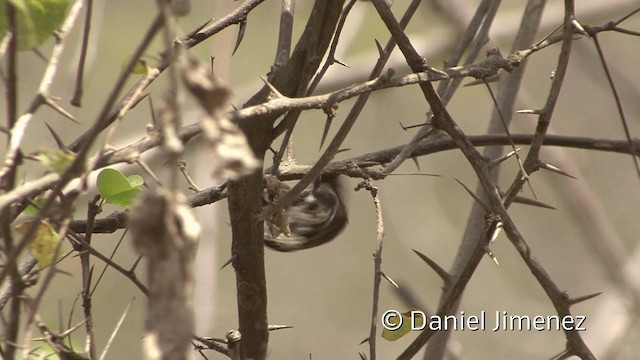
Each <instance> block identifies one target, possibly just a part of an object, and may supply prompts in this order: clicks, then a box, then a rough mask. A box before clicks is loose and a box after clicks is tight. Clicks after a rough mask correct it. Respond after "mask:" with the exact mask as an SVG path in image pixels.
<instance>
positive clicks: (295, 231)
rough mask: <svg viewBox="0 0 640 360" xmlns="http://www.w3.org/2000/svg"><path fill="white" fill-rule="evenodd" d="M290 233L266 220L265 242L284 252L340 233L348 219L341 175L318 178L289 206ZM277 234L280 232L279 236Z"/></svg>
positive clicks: (314, 244) (322, 241)
mask: <svg viewBox="0 0 640 360" xmlns="http://www.w3.org/2000/svg"><path fill="white" fill-rule="evenodd" d="M285 214H286V217H287V219H288V225H289V229H288V233H289V235H286V234H284V233H281V234H277V233H275V234H274V233H273V232H272V230H271V229H270V228H269V225H268V224H265V232H264V242H265V245H267V246H268V247H270V248H272V249H274V250H277V251H283V252H289V251H297V250H302V249H308V248H312V247H316V246H319V245H322V244H325V243H327V242H329V241H331V240H333V239H335V238H336V236H338V234H340V233H341V232H342V230H344V228H345V226H346V225H347V223H348V218H347V212H346V210H345V206H344V203H343V201H342V193H341V189H340V184H339V181H338V179H337V178H335V177H333V178H332V179H329V180H316V182H315V183H314V184H313V185H312V186H311V187H310V188H308V189H306V190H305V191H303V192H302V193H301V194H300V195H299V196H298V197H297V198H296V199H295V200H294V201H293V203H291V204H290V205H289V206H287V207H286V208H285ZM273 235H276V236H275V237H274V236H273Z"/></svg>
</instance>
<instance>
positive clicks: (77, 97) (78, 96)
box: [71, 0, 93, 107]
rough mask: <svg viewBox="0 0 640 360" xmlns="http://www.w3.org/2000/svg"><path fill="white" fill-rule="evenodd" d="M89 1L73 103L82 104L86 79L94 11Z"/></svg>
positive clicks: (91, 2) (74, 104)
mask: <svg viewBox="0 0 640 360" xmlns="http://www.w3.org/2000/svg"><path fill="white" fill-rule="evenodd" d="M86 1H87V10H86V11H87V12H86V13H85V16H84V31H83V32H82V47H81V48H80V60H79V61H78V70H77V71H76V88H75V91H74V92H73V99H71V105H73V106H78V107H79V106H82V94H83V86H84V84H83V81H84V64H85V62H86V60H87V51H88V49H89V35H90V34H91V14H92V12H93V0H86Z"/></svg>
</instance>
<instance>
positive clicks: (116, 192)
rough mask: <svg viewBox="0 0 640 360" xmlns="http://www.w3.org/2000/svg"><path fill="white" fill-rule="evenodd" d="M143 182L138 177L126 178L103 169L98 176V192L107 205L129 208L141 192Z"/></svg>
mask: <svg viewBox="0 0 640 360" xmlns="http://www.w3.org/2000/svg"><path fill="white" fill-rule="evenodd" d="M143 184H144V180H143V179H142V177H141V176H139V175H131V176H129V177H128V178H127V177H125V176H124V174H122V173H121V172H120V171H118V170H115V169H104V170H102V171H101V172H100V173H99V174H98V192H99V193H100V195H101V196H102V197H103V198H104V201H105V202H106V203H107V204H113V205H117V206H120V207H123V208H127V209H129V208H131V204H132V203H133V199H134V198H135V197H136V196H137V195H138V194H139V193H140V192H142V185H143Z"/></svg>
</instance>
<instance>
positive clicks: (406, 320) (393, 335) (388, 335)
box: [382, 309, 424, 341]
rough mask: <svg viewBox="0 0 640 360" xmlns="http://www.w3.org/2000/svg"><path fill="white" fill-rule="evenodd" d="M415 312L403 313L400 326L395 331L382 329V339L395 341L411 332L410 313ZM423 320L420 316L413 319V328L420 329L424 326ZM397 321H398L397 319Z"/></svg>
mask: <svg viewBox="0 0 640 360" xmlns="http://www.w3.org/2000/svg"><path fill="white" fill-rule="evenodd" d="M412 311H417V310H416V309H412V310H409V311H407V312H403V313H402V314H401V315H402V325H401V326H400V327H399V328H398V329H396V330H389V329H387V328H384V329H383V330H382V337H383V338H384V339H386V340H388V341H396V340H398V339H400V338H401V337H403V336H405V335H407V334H408V333H409V332H410V331H411V312H412ZM423 320H424V318H423V317H422V316H417V317H416V318H415V324H414V325H415V326H416V327H422V325H423V324H424V321H423ZM398 321H399V319H398Z"/></svg>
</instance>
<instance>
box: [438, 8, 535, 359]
mask: <svg viewBox="0 0 640 360" xmlns="http://www.w3.org/2000/svg"><path fill="white" fill-rule="evenodd" d="M545 4H546V0H529V1H528V2H527V6H526V7H525V9H524V11H523V16H522V22H521V24H520V29H519V30H518V34H517V35H516V37H515V39H514V41H513V46H512V51H511V52H512V53H514V52H515V51H518V50H521V49H525V48H526V47H528V46H529V45H530V44H531V43H532V42H533V40H534V37H535V35H536V34H537V32H538V28H539V27H540V21H541V19H542V12H543V10H544V7H545ZM526 67H527V61H526V60H525V61H524V62H523V63H522V64H520V66H519V67H518V68H516V69H514V70H513V72H512V73H511V74H510V75H509V76H507V77H503V78H502V79H501V80H500V82H499V83H498V100H497V101H498V105H497V108H495V109H494V110H493V113H492V115H491V121H490V123H489V129H488V133H489V134H496V133H500V132H501V130H502V129H503V125H502V121H501V117H500V114H503V115H504V122H505V123H506V124H505V126H507V127H508V126H509V124H510V123H511V120H512V118H513V116H512V114H513V109H514V107H515V103H516V98H517V97H518V92H519V90H520V86H521V84H522V78H523V77H524V72H525V70H526ZM502 151H503V150H502V147H499V146H488V147H485V148H484V150H483V156H484V157H485V158H488V159H495V158H497V157H498V156H500V154H502ZM499 173H500V166H499V165H498V166H494V167H493V168H492V169H490V170H489V174H490V176H491V179H492V180H493V181H494V182H495V181H497V179H498V175H499ZM476 195H478V196H479V197H480V198H481V199H484V198H485V195H484V191H483V190H482V187H481V186H480V185H478V188H477V189H476ZM484 227H485V211H484V209H482V207H481V206H480V205H479V204H478V203H477V202H474V203H473V205H472V208H471V213H470V214H469V218H468V219H467V224H466V227H465V232H464V235H463V236H462V241H461V242H460V247H459V248H458V251H457V254H456V258H455V260H454V263H453V266H452V268H451V270H450V273H451V274H453V275H454V276H457V275H458V274H460V273H461V272H462V270H463V269H464V267H465V264H466V263H467V262H468V261H469V259H470V258H471V257H472V256H473V251H474V249H475V245H476V243H477V242H478V234H479V233H481V232H482V231H483V229H484ZM446 293H447V291H444V292H443V293H442V294H441V297H440V303H442V302H443V301H444V299H446V297H447V295H446ZM456 308H457V306H456ZM448 338H449V333H448V332H442V333H439V334H436V336H435V337H434V339H433V341H431V342H430V343H429V344H428V345H427V354H428V355H427V358H428V359H442V358H443V356H444V354H445V351H446V344H447V340H448Z"/></svg>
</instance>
